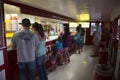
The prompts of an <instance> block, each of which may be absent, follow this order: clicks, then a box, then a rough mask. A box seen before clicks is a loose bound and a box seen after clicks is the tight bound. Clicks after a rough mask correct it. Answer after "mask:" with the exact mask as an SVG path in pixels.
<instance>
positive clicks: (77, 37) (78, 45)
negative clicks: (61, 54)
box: [74, 25, 82, 54]
mask: <svg viewBox="0 0 120 80" xmlns="http://www.w3.org/2000/svg"><path fill="white" fill-rule="evenodd" d="M80 29H81V25H79V26H77V27H76V32H77V33H76V35H75V36H74V40H75V44H76V49H75V51H76V53H79V54H80V49H81V38H82V36H81V32H80Z"/></svg>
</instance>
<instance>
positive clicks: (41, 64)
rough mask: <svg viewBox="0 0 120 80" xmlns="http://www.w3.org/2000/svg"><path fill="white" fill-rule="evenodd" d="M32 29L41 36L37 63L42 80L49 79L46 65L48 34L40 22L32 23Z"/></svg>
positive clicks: (37, 50)
mask: <svg viewBox="0 0 120 80" xmlns="http://www.w3.org/2000/svg"><path fill="white" fill-rule="evenodd" d="M32 30H33V31H34V32H35V34H37V35H38V38H39V44H38V47H37V49H36V63H37V69H38V74H39V78H40V80H48V77H47V71H46V67H45V61H46V47H45V42H46V35H45V33H44V31H43V26H42V25H41V24H38V23H37V22H35V23H34V24H33V25H32Z"/></svg>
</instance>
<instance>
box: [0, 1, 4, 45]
mask: <svg viewBox="0 0 120 80" xmlns="http://www.w3.org/2000/svg"><path fill="white" fill-rule="evenodd" d="M2 11H3V10H2V3H1V2H0V47H3V45H4V42H3V39H4V36H3V31H4V30H3V13H2Z"/></svg>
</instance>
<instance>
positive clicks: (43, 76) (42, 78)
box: [36, 55, 48, 80]
mask: <svg viewBox="0 0 120 80" xmlns="http://www.w3.org/2000/svg"><path fill="white" fill-rule="evenodd" d="M45 60H46V57H45V55H43V56H40V57H37V58H36V62H37V69H38V74H39V80H48V77H47V71H46V66H45Z"/></svg>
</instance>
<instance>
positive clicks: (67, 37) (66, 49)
mask: <svg viewBox="0 0 120 80" xmlns="http://www.w3.org/2000/svg"><path fill="white" fill-rule="evenodd" d="M62 38H63V47H64V55H65V61H68V62H70V53H69V46H70V40H71V34H70V30H69V24H64V33H63V35H62Z"/></svg>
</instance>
